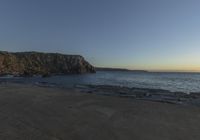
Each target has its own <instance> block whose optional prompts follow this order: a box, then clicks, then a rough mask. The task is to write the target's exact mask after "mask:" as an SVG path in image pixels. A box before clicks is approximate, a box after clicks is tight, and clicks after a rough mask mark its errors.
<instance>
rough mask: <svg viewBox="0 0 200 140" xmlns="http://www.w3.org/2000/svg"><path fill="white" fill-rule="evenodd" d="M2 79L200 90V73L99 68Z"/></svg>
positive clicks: (34, 82) (70, 85)
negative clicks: (97, 69) (51, 74)
mask: <svg viewBox="0 0 200 140" xmlns="http://www.w3.org/2000/svg"><path fill="white" fill-rule="evenodd" d="M0 82H1V83H2V82H6V83H7V82H10V83H21V84H45V85H57V86H60V87H66V88H71V87H74V86H77V85H112V86H125V87H130V88H132V87H136V88H149V89H164V90H169V91H172V92H185V93H191V92H199V93H200V73H172V72H134V71H97V73H95V74H82V75H58V76H51V77H46V78H42V77H40V76H34V77H13V76H3V77H0Z"/></svg>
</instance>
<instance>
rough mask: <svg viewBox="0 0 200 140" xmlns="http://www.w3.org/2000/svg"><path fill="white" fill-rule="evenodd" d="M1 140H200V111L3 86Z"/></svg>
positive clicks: (90, 95) (47, 90)
mask: <svg viewBox="0 0 200 140" xmlns="http://www.w3.org/2000/svg"><path fill="white" fill-rule="evenodd" d="M0 140H200V108H199V107H195V106H189V105H187V106H185V105H175V104H168V103H159V102H151V101H142V100H135V99H129V98H120V97H112V96H103V95H93V94H87V93H80V92H78V91H76V90H66V89H65V90H64V89H56V88H42V87H36V86H22V85H10V84H8V85H1V86H0Z"/></svg>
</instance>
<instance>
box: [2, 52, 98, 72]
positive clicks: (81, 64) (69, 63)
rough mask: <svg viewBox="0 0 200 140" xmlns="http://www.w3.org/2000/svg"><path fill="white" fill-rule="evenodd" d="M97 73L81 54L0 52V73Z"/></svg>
mask: <svg viewBox="0 0 200 140" xmlns="http://www.w3.org/2000/svg"><path fill="white" fill-rule="evenodd" d="M82 73H95V68H94V67H93V66H92V65H90V64H89V63H88V62H87V61H85V59H84V58H83V57H82V56H80V55H64V54H58V53H39V52H17V53H9V52H0V75H7V74H11V75H16V76H32V75H44V76H48V75H51V74H82Z"/></svg>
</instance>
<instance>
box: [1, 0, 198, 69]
mask: <svg viewBox="0 0 200 140" xmlns="http://www.w3.org/2000/svg"><path fill="white" fill-rule="evenodd" d="M199 7H200V1H199V0H0V50H3V51H11V52H19V51H42V52H58V53H64V54H80V55H82V56H84V57H85V58H86V60H87V61H89V62H90V63H91V64H93V65H95V66H98V67H117V68H128V69H137V70H139V69H143V70H151V71H199V72H200V8H199Z"/></svg>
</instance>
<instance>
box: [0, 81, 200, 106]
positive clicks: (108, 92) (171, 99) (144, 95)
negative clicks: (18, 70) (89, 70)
mask: <svg viewBox="0 0 200 140" xmlns="http://www.w3.org/2000/svg"><path fill="white" fill-rule="evenodd" d="M0 84H1V85H2V84H5V85H8V86H9V85H17V86H36V87H41V88H52V89H57V90H76V91H78V92H81V93H84V94H94V95H103V96H113V97H119V98H130V99H136V100H145V101H151V102H160V103H168V104H178V105H184V106H185V105H192V106H198V107H200V92H191V93H189V94H187V93H184V92H171V91H169V90H164V89H153V88H136V87H132V88H130V87H124V86H112V85H74V86H73V87H70V86H69V87H67V86H60V85H58V84H55V83H48V82H37V83H33V84H31V83H18V82H2V83H0Z"/></svg>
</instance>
